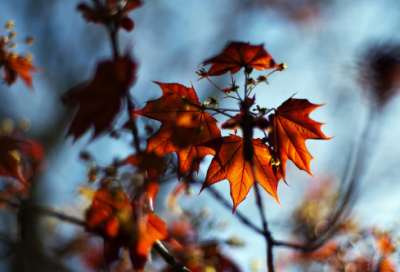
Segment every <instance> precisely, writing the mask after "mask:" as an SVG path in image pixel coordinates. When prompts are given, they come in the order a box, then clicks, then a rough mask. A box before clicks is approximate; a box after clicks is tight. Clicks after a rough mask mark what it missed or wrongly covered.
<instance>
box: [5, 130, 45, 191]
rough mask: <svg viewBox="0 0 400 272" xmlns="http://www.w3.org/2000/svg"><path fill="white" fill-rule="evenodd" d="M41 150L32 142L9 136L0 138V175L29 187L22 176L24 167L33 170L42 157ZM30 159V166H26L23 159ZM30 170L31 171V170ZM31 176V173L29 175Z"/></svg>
mask: <svg viewBox="0 0 400 272" xmlns="http://www.w3.org/2000/svg"><path fill="white" fill-rule="evenodd" d="M43 155H44V153H43V148H42V146H41V145H39V144H38V143H36V142H34V141H23V140H19V139H16V138H13V137H11V136H0V175H1V176H6V177H12V178H15V179H18V180H19V181H21V182H22V183H23V184H25V185H29V183H27V181H26V179H27V178H28V177H25V176H24V175H23V172H24V171H23V170H24V167H25V168H27V167H33V168H35V166H36V165H33V164H38V161H39V160H40V159H41V158H42V157H43ZM27 157H30V159H31V160H32V161H31V164H29V165H28V164H26V162H25V161H24V159H25V158H27ZM31 170H32V169H31ZM31 174H32V173H31Z"/></svg>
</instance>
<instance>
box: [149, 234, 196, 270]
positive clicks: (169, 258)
mask: <svg viewBox="0 0 400 272" xmlns="http://www.w3.org/2000/svg"><path fill="white" fill-rule="evenodd" d="M153 249H154V250H156V251H157V253H158V254H160V256H161V257H162V258H163V259H164V260H165V262H166V263H168V264H169V265H170V266H171V267H172V268H173V269H174V270H175V271H177V272H190V270H189V269H188V268H186V267H185V266H184V265H183V264H182V263H180V262H178V261H177V260H176V259H175V257H174V256H173V255H172V254H171V253H169V251H168V250H167V249H166V248H165V247H164V246H163V244H162V243H161V242H160V241H157V242H156V243H155V244H154V245H153Z"/></svg>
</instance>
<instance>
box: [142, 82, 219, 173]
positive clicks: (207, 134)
mask: <svg viewBox="0 0 400 272" xmlns="http://www.w3.org/2000/svg"><path fill="white" fill-rule="evenodd" d="M156 83H157V84H158V85H159V86H160V87H161V90H162V91H163V95H162V96H161V97H160V98H159V99H157V100H153V101H149V102H147V104H146V107H144V108H143V109H142V110H140V111H137V112H136V113H137V114H140V115H144V116H146V117H149V118H152V119H155V120H158V121H161V122H162V125H161V127H160V129H159V130H158V131H157V132H156V134H154V135H153V136H151V137H150V138H149V139H148V140H147V143H148V145H147V152H154V153H155V154H157V155H159V156H164V155H165V154H167V153H171V152H177V154H178V160H179V176H182V175H184V174H186V173H188V172H190V171H196V172H197V173H198V171H199V164H200V160H202V159H203V158H204V157H205V156H207V155H210V154H211V155H214V154H215V153H214V151H213V150H212V149H210V148H207V147H205V146H199V145H200V144H202V143H205V142H207V141H209V140H211V139H214V138H218V137H221V131H220V130H219V128H218V126H217V124H216V123H217V120H215V119H214V118H213V117H212V116H211V115H210V114H208V113H207V112H204V111H203V110H202V109H201V103H200V101H199V99H198V97H197V94H196V92H195V90H194V89H193V87H190V88H187V87H185V86H183V85H180V84H177V83H159V82H156Z"/></svg>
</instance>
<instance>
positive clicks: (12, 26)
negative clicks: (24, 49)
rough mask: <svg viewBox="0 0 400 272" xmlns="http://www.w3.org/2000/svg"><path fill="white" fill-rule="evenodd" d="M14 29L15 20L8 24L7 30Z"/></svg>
mask: <svg viewBox="0 0 400 272" xmlns="http://www.w3.org/2000/svg"><path fill="white" fill-rule="evenodd" d="M14 27H15V25H14V20H10V21H8V22H7V23H6V29H13V28H14Z"/></svg>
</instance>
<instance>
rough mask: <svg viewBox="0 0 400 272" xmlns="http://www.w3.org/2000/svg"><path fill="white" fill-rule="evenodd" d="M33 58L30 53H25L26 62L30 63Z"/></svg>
mask: <svg viewBox="0 0 400 272" xmlns="http://www.w3.org/2000/svg"><path fill="white" fill-rule="evenodd" d="M33 58H34V56H33V54H32V53H31V52H28V53H26V55H25V59H26V60H27V61H32V60H33Z"/></svg>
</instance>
